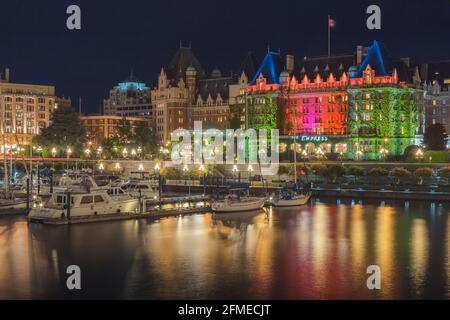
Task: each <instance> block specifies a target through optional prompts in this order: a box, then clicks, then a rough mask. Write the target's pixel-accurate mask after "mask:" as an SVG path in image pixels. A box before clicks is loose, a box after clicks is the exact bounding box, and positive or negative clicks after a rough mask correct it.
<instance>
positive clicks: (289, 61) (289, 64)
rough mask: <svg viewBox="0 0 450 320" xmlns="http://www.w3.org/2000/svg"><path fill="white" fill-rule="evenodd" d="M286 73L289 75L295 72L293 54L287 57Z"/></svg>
mask: <svg viewBox="0 0 450 320" xmlns="http://www.w3.org/2000/svg"><path fill="white" fill-rule="evenodd" d="M286 71H287V72H289V73H292V72H293V71H294V56H293V55H292V54H287V55H286Z"/></svg>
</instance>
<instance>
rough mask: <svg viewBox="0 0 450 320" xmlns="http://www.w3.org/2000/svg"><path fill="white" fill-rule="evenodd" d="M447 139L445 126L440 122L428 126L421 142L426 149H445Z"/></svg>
mask: <svg viewBox="0 0 450 320" xmlns="http://www.w3.org/2000/svg"><path fill="white" fill-rule="evenodd" d="M447 139H448V138H447V133H446V132H445V128H444V126H443V125H442V124H440V123H436V124H432V125H431V126H429V127H428V128H427V129H426V130H425V134H424V136H423V142H424V144H425V146H426V148H427V149H428V150H445V149H446V147H447Z"/></svg>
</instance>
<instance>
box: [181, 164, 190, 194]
mask: <svg viewBox="0 0 450 320" xmlns="http://www.w3.org/2000/svg"><path fill="white" fill-rule="evenodd" d="M183 172H184V174H187V176H188V178H189V184H188V190H189V197H190V196H191V176H190V175H189V168H188V165H187V164H185V165H184V167H183Z"/></svg>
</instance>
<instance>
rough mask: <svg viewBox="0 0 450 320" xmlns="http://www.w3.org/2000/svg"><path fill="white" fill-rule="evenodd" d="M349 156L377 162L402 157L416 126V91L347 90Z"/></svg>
mask: <svg viewBox="0 0 450 320" xmlns="http://www.w3.org/2000/svg"><path fill="white" fill-rule="evenodd" d="M347 92H348V102H349V108H348V110H349V116H348V131H347V132H348V136H349V150H348V152H349V156H351V157H353V158H361V159H366V160H379V159H383V158H387V157H392V156H397V155H402V154H403V152H404V150H405V148H406V147H408V146H410V145H412V144H414V142H415V136H416V133H417V129H418V126H419V120H418V119H419V106H418V99H417V97H418V90H417V89H414V88H409V87H401V86H376V87H374V86H372V87H371V86H362V87H353V88H348V90H347Z"/></svg>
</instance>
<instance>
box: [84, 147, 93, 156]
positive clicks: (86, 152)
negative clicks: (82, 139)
mask: <svg viewBox="0 0 450 320" xmlns="http://www.w3.org/2000/svg"><path fill="white" fill-rule="evenodd" d="M84 153H85V154H86V157H89V156H90V155H91V149H89V148H86V149H85V150H84Z"/></svg>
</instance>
